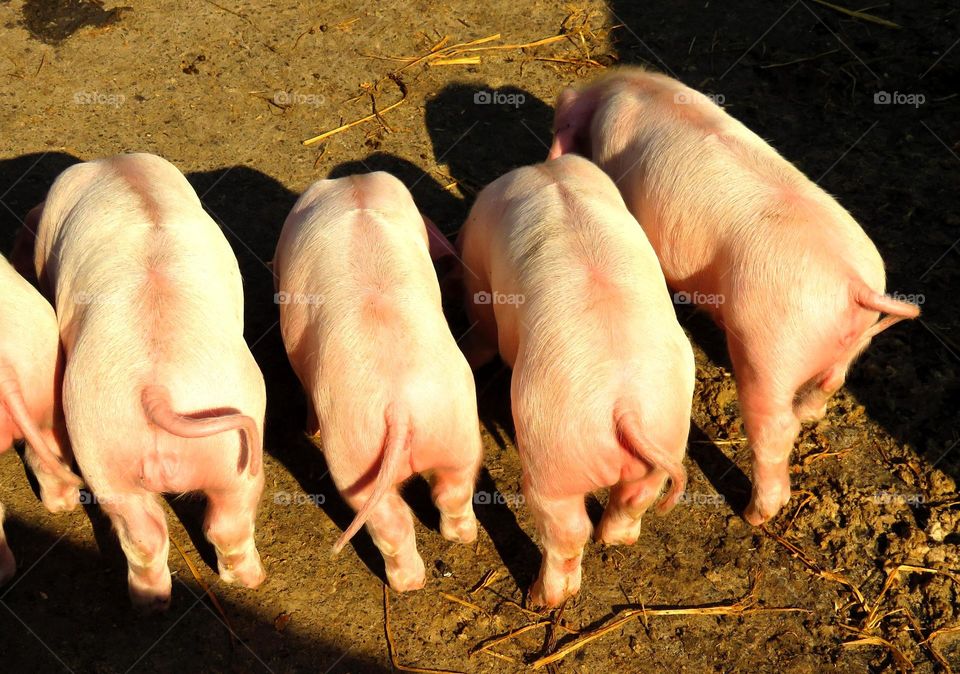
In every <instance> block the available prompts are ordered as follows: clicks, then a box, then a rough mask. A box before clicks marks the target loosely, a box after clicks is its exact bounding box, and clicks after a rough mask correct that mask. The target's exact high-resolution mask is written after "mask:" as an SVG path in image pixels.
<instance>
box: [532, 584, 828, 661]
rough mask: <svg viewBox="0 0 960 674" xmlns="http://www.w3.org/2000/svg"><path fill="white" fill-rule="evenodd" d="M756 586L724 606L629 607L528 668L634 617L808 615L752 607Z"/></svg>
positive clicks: (792, 610) (577, 647)
mask: <svg viewBox="0 0 960 674" xmlns="http://www.w3.org/2000/svg"><path fill="white" fill-rule="evenodd" d="M755 590H756V586H754V588H751V590H750V592H749V593H748V594H747V595H746V596H745V597H743V598H742V599H740V600H739V601H736V602H734V603H733V604H729V605H725V606H689V607H675V608H646V607H639V608H630V609H626V610H624V611H621V612H620V613H618V614H616V615H615V616H614V617H613V619H612V620H610V621H608V622H607V623H606V624H605V625H603V626H601V627H598V628H597V629H595V630H591V631H589V632H585V633H582V634H581V635H580V636H579V637H578V638H576V639H574V640H573V641H571V642H569V643H567V644H566V645H564V646H561V647H560V648H558V649H557V650H556V651H554V652H553V653H551V654H550V655H547V656H544V657H542V658H540V659H538V660H535V661H534V662H533V664H532V665H531V667H532V668H533V669H540V668H541V667H545V666H546V665H549V664H551V663H554V662H557V661H558V660H562V659H563V658H565V657H567V656H568V655H570V653H573V652H574V651H578V650H580V649H581V648H583V647H584V646H586V645H587V644H589V643H590V642H591V641H595V640H596V639H599V638H600V637H602V636H604V635H605V634H609V633H610V632H612V631H614V630H616V629H618V628H620V627H622V626H623V625H625V624H626V623H628V622H630V621H631V620H634V619H636V618H642V619H643V620H644V621H646V620H647V619H648V618H649V617H651V616H677V615H696V616H717V615H745V614H748V613H812V611H810V610H809V609H805V608H795V607H787V608H766V607H755V606H754V605H753V604H754V602H755V601H756V598H755V596H754V592H755Z"/></svg>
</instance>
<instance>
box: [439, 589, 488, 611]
mask: <svg viewBox="0 0 960 674" xmlns="http://www.w3.org/2000/svg"><path fill="white" fill-rule="evenodd" d="M440 596H441V597H443V598H444V599H449V600H450V601H452V602H455V603H457V604H460V605H461V606H466V607H467V608H469V609H473V610H474V611H476V612H477V613H486V611H485V610H484V609H483V608H481V607H480V606H477V605H476V604H471V603H470V602H468V601H466V600H464V599H461V598H460V597H457V596H455V595H452V594H447V593H446V592H441V593H440Z"/></svg>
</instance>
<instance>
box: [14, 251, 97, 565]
mask: <svg viewBox="0 0 960 674" xmlns="http://www.w3.org/2000/svg"><path fill="white" fill-rule="evenodd" d="M0 288H2V292H0V452H4V451H6V450H8V449H10V448H11V447H12V446H13V443H14V441H15V440H23V439H25V440H26V441H27V442H26V452H25V456H26V460H27V464H28V465H29V466H30V468H31V469H32V470H33V472H34V474H35V475H36V477H37V482H39V484H40V498H41V499H42V500H43V504H44V505H45V506H46V507H47V509H48V510H50V511H51V512H61V511H67V510H73V509H74V508H76V506H77V504H78V503H79V498H78V496H79V486H80V483H81V481H80V478H79V477H77V476H76V475H74V474H73V473H72V472H70V470H69V468H68V466H69V465H70V463H71V462H72V455H71V453H70V446H69V443H67V442H66V431H65V429H64V425H63V416H62V409H61V408H60V401H59V395H58V390H59V386H60V377H61V374H62V358H61V353H60V335H59V332H58V330H57V319H56V316H54V313H53V307H51V306H50V303H49V302H47V301H46V300H45V299H44V298H43V297H42V296H41V295H40V293H38V292H37V291H36V290H35V289H34V288H33V286H31V285H30V284H29V283H28V282H27V281H26V280H25V279H24V278H23V277H21V276H20V274H18V273H17V272H16V271H14V269H13V267H11V266H10V264H9V263H8V262H7V261H6V259H4V258H2V257H0ZM2 519H3V518H2V512H0V523H2ZM15 568H16V565H15V563H14V561H13V555H12V554H11V552H10V550H9V548H8V547H7V544H6V539H5V538H4V536H3V531H2V528H0V583H3V582H5V581H6V580H8V579H9V578H10V576H12V575H13V572H14V570H15Z"/></svg>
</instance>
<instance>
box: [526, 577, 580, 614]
mask: <svg viewBox="0 0 960 674" xmlns="http://www.w3.org/2000/svg"><path fill="white" fill-rule="evenodd" d="M579 591H580V572H579V571H578V572H577V573H571V574H549V575H547V577H546V578H544V576H543V574H541V575H540V577H538V578H537V580H536V582H535V583H534V584H533V587H532V588H530V597H529V600H528V602H527V603H528V604H529V605H530V607H531V608H556V607H557V606H560V604H562V603H563V602H564V601H565V600H567V599H569V598H570V597H572V596H574V595H575V594H577V593H578V592H579Z"/></svg>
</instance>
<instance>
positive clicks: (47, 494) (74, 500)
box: [40, 485, 80, 513]
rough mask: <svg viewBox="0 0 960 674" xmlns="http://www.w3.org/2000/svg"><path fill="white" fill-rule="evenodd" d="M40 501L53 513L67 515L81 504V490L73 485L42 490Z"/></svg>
mask: <svg viewBox="0 0 960 674" xmlns="http://www.w3.org/2000/svg"><path fill="white" fill-rule="evenodd" d="M40 500H41V501H43V505H44V507H45V508H46V509H47V510H49V511H50V512H52V513H67V512H70V511H71V510H76V508H77V506H78V505H79V504H80V488H79V487H74V486H73V485H67V486H58V487H50V488H48V489H44V488H43V487H42V486H41V488H40Z"/></svg>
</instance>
